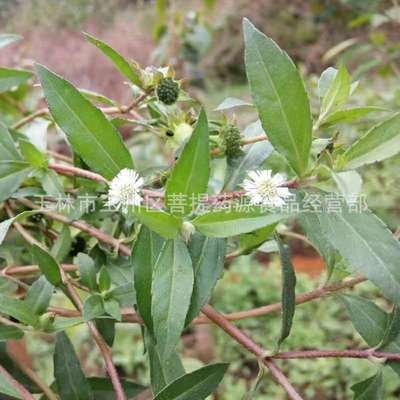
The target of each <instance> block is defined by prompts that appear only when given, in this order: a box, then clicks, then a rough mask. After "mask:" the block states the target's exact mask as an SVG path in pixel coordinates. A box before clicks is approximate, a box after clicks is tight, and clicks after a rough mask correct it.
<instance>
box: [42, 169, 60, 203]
mask: <svg viewBox="0 0 400 400" xmlns="http://www.w3.org/2000/svg"><path fill="white" fill-rule="evenodd" d="M40 183H41V184H42V187H43V190H44V191H45V192H46V194H47V195H48V196H51V197H55V198H56V199H58V198H63V197H64V196H65V193H64V187H63V184H62V182H61V181H60V177H59V175H57V173H56V172H55V171H53V170H51V169H48V170H46V171H44V173H43V175H41V176H40Z"/></svg>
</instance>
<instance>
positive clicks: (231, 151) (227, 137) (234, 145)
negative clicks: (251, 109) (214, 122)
mask: <svg viewBox="0 0 400 400" xmlns="http://www.w3.org/2000/svg"><path fill="white" fill-rule="evenodd" d="M220 137H221V139H222V146H223V148H224V149H225V154H226V156H227V157H228V158H233V157H237V156H239V155H240V154H242V149H241V147H240V142H241V139H242V138H241V135H240V131H239V129H238V127H237V126H236V125H233V124H228V125H225V126H224V127H223V128H222V129H221V131H220Z"/></svg>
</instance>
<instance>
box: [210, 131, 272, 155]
mask: <svg viewBox="0 0 400 400" xmlns="http://www.w3.org/2000/svg"><path fill="white" fill-rule="evenodd" d="M264 140H268V137H267V136H266V135H265V134H264V133H263V134H261V135H258V136H252V137H249V138H244V139H242V140H241V141H240V145H241V146H246V145H248V144H253V143H257V142H262V141H264ZM222 152H223V150H222V149H221V148H219V147H216V148H215V149H212V150H211V155H212V156H218V155H220V154H221V153H222Z"/></svg>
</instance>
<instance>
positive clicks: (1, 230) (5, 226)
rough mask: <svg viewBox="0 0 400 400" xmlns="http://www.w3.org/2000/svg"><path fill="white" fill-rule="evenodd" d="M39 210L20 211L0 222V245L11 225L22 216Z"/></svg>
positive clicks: (27, 215)
mask: <svg viewBox="0 0 400 400" xmlns="http://www.w3.org/2000/svg"><path fill="white" fill-rule="evenodd" d="M38 212H39V211H23V212H22V213H20V214H18V215H16V216H15V217H12V218H9V219H6V220H4V221H1V222H0V245H1V244H2V243H3V241H4V238H5V237H6V235H7V232H8V230H9V229H10V227H11V225H12V224H13V223H14V222H16V221H19V220H21V219H22V218H25V217H29V216H30V215H33V214H36V213H38Z"/></svg>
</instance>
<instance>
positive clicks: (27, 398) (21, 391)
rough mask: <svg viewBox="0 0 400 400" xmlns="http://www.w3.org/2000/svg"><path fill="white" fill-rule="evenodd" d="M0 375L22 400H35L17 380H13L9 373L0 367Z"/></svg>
mask: <svg viewBox="0 0 400 400" xmlns="http://www.w3.org/2000/svg"><path fill="white" fill-rule="evenodd" d="M0 374H1V375H3V376H4V377H5V378H6V379H7V381H8V382H9V383H10V385H12V386H13V387H14V389H15V390H16V391H17V392H18V393H19V394H20V395H21V397H22V398H23V399H24V400H35V398H34V397H33V396H32V394H31V393H29V391H28V390H26V389H25V387H24V386H22V385H21V384H20V383H19V382H18V381H17V380H15V379H14V378H13V377H12V376H11V375H10V374H9V372H8V371H7V370H6V369H5V368H4V367H3V366H2V365H0Z"/></svg>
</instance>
